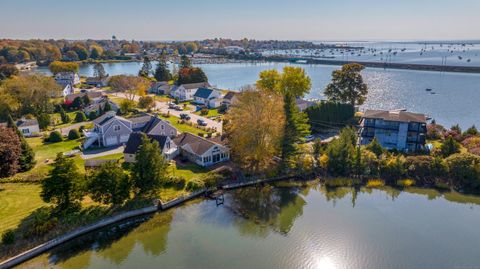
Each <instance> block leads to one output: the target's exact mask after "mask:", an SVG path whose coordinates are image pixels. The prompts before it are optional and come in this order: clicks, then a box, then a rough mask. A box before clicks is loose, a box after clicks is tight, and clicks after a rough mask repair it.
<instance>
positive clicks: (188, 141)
mask: <svg viewBox="0 0 480 269" xmlns="http://www.w3.org/2000/svg"><path fill="white" fill-rule="evenodd" d="M173 142H174V143H175V144H176V145H177V146H179V147H183V146H185V145H188V146H189V147H190V148H191V149H192V151H193V153H195V154H196V155H203V154H204V153H205V152H206V151H207V150H209V149H210V148H211V147H212V146H222V145H220V144H217V143H214V142H212V141H209V140H207V139H205V138H202V137H199V136H196V135H193V134H190V133H182V134H180V135H178V136H177V137H175V138H174V139H173Z"/></svg>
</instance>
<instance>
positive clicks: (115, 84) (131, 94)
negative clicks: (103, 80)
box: [109, 75, 150, 101]
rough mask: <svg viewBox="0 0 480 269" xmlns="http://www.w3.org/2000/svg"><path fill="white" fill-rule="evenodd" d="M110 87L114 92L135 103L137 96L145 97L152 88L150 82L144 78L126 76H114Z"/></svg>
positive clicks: (110, 81)
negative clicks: (149, 88)
mask: <svg viewBox="0 0 480 269" xmlns="http://www.w3.org/2000/svg"><path fill="white" fill-rule="evenodd" d="M109 85H110V86H111V87H112V90H114V91H117V92H121V93H123V94H124V95H125V97H126V98H127V99H128V100H130V101H133V100H134V99H135V96H136V95H140V96H142V95H145V92H146V91H147V89H148V87H149V86H150V84H149V82H148V81H147V80H146V79H144V78H142V77H136V76H126V75H117V76H112V77H111V78H110V80H109Z"/></svg>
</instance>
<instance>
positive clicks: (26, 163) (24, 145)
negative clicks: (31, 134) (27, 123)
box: [7, 115, 36, 172]
mask: <svg viewBox="0 0 480 269" xmlns="http://www.w3.org/2000/svg"><path fill="white" fill-rule="evenodd" d="M7 126H8V128H12V129H13V130H14V131H15V132H16V134H17V136H18V138H19V139H20V147H21V155H20V158H19V159H18V165H19V171H20V172H25V171H28V170H30V169H32V168H33V167H34V166H35V164H36V161H35V152H34V151H33V149H32V148H31V147H30V145H29V144H28V142H27V140H26V139H25V137H24V136H23V134H22V133H21V132H20V130H18V127H17V125H16V124H15V122H14V121H13V118H12V116H10V115H8V122H7Z"/></svg>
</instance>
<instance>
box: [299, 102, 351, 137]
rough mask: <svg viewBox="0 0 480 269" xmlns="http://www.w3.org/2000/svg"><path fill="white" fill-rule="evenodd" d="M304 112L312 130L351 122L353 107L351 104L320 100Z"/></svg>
mask: <svg viewBox="0 0 480 269" xmlns="http://www.w3.org/2000/svg"><path fill="white" fill-rule="evenodd" d="M305 112H306V113H307V115H308V120H309V123H310V125H311V128H312V130H313V131H317V132H318V131H321V130H325V129H332V128H339V127H342V126H345V125H347V124H349V123H352V122H351V121H352V119H353V117H354V115H355V108H354V106H352V105H351V104H342V103H336V102H329V101H322V102H320V103H318V104H316V105H314V106H311V107H308V108H307V109H306V110H305Z"/></svg>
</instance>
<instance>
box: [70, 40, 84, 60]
mask: <svg viewBox="0 0 480 269" xmlns="http://www.w3.org/2000/svg"><path fill="white" fill-rule="evenodd" d="M72 50H73V51H75V52H76V53H77V55H78V59H79V60H80V61H84V60H86V59H88V50H87V48H86V47H85V46H84V45H83V44H82V43H79V42H77V43H75V44H74V45H73V46H72Z"/></svg>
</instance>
